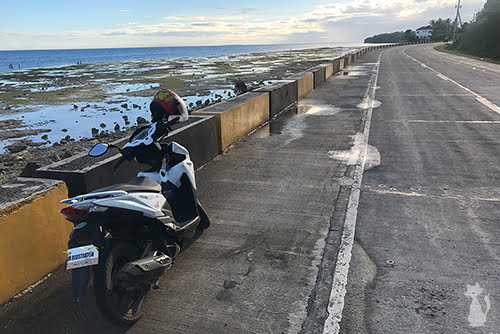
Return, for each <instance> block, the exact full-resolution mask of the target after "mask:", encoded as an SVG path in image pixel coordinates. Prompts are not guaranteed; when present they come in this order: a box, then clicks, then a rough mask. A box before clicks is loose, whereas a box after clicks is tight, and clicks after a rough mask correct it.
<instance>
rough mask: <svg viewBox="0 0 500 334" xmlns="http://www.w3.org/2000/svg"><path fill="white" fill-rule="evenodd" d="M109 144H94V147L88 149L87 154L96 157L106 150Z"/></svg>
mask: <svg viewBox="0 0 500 334" xmlns="http://www.w3.org/2000/svg"><path fill="white" fill-rule="evenodd" d="M108 148H109V145H108V144H105V143H98V144H95V146H94V147H92V149H91V150H90V151H89V155H90V156H91V157H98V156H100V155H103V154H104V153H106V152H107V151H108Z"/></svg>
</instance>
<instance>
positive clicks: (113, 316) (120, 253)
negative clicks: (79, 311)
mask: <svg viewBox="0 0 500 334" xmlns="http://www.w3.org/2000/svg"><path fill="white" fill-rule="evenodd" d="M139 256H140V251H139V249H138V248H137V247H135V246H134V245H132V244H130V243H126V242H120V243H117V244H114V245H112V246H111V248H110V249H108V250H104V251H103V254H102V258H101V259H100V261H101V262H100V264H99V265H98V267H97V268H96V270H95V273H94V289H95V296H96V302H97V306H98V307H99V309H100V310H101V312H102V313H103V314H104V315H105V316H106V317H107V318H108V319H109V320H110V321H112V322H114V323H117V324H122V325H132V324H134V323H135V322H137V320H139V319H140V317H141V316H142V313H143V304H144V301H145V299H146V295H147V293H148V291H149V288H148V287H144V288H143V289H134V290H133V291H127V290H125V289H123V288H121V287H119V286H117V285H116V284H115V283H114V278H115V275H116V274H117V273H118V272H119V271H120V269H121V268H122V267H123V266H124V265H125V264H126V263H127V262H130V261H133V260H136V259H138V258H139Z"/></svg>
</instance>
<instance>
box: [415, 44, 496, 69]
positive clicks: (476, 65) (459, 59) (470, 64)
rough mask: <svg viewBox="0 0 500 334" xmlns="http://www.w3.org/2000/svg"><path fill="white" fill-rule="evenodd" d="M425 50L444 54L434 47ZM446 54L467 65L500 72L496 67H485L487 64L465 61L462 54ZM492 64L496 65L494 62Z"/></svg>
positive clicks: (440, 54)
mask: <svg viewBox="0 0 500 334" xmlns="http://www.w3.org/2000/svg"><path fill="white" fill-rule="evenodd" d="M424 50H425V51H427V52H432V53H434V54H437V55H439V56H444V54H443V52H441V51H436V50H435V49H434V48H433V47H432V48H429V47H425V48H424ZM446 55H447V56H450V57H452V58H453V60H454V61H456V62H459V63H462V64H465V65H469V66H471V67H472V68H473V69H474V68H476V67H479V68H482V69H484V70H487V71H492V72H496V73H500V71H499V70H496V69H494V68H491V67H485V66H482V65H479V64H475V63H471V62H468V61H464V60H462V59H461V58H463V57H461V56H455V55H450V54H449V53H448V54H446ZM491 66H494V65H493V64H492V65H491ZM497 66H498V65H497Z"/></svg>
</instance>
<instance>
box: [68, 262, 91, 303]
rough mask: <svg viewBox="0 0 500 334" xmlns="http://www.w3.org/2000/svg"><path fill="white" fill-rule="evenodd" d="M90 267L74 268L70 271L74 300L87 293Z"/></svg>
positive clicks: (78, 299) (77, 300)
mask: <svg viewBox="0 0 500 334" xmlns="http://www.w3.org/2000/svg"><path fill="white" fill-rule="evenodd" d="M91 273H92V267H83V268H76V269H73V270H72V271H71V283H72V286H73V298H74V300H75V301H76V302H79V301H80V299H82V298H83V297H85V296H86V295H87V290H88V287H89V282H90V276H91Z"/></svg>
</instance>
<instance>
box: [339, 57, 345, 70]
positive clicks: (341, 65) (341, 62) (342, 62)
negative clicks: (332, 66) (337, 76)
mask: <svg viewBox="0 0 500 334" xmlns="http://www.w3.org/2000/svg"><path fill="white" fill-rule="evenodd" d="M344 68H345V64H344V58H342V59H340V65H339V71H342V70H343V69H344Z"/></svg>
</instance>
